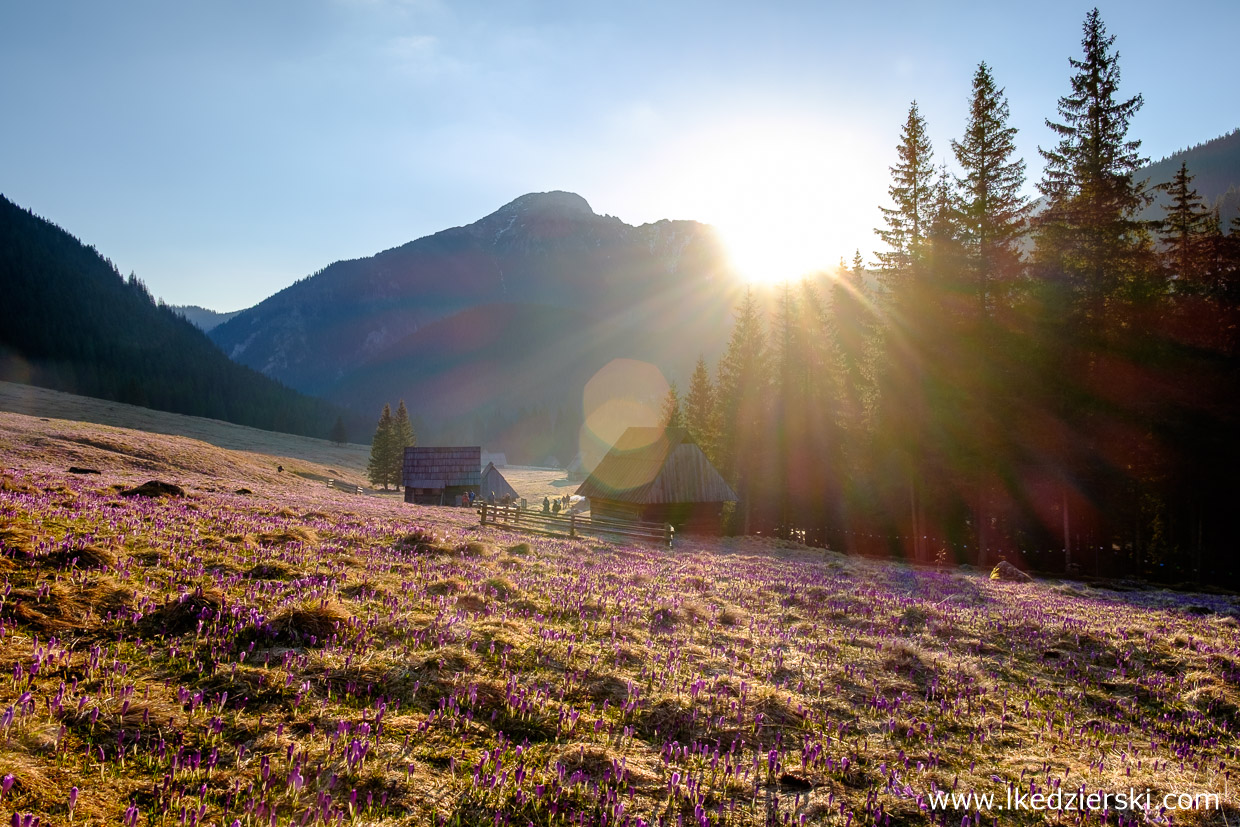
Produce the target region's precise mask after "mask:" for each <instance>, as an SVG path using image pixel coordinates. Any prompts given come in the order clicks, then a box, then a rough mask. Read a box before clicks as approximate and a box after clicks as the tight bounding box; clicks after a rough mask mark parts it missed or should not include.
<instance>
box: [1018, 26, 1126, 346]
mask: <svg viewBox="0 0 1240 827" xmlns="http://www.w3.org/2000/svg"><path fill="white" fill-rule="evenodd" d="M1083 30H1084V36H1083V37H1082V39H1081V45H1082V47H1083V48H1084V51H1085V54H1084V56H1083V58H1082V59H1080V60H1077V59H1075V58H1069V62H1070V63H1071V65H1072V68H1073V69H1075V70H1076V73H1075V74H1074V75H1073V76H1072V81H1071V83H1072V91H1071V93H1070V94H1068V95H1066V96H1064V97H1062V98H1060V99H1059V117H1060V119H1061V121H1062V122H1055V121H1051V120H1047V122H1046V124H1047V126H1049V127H1050V128H1051V129H1052V130H1053V131H1054V132H1055V134H1056V135H1058V136H1059V142H1058V144H1056V146H1055V147H1054V148H1052V149H1039V151H1040V152H1041V154H1042V157H1043V158H1045V159H1046V168H1045V172H1044V175H1043V179H1042V182H1041V183H1040V184H1038V189H1039V190H1041V192H1042V194H1043V196H1045V200H1046V209H1045V211H1044V212H1043V213H1042V215H1041V216H1040V219H1039V221H1038V228H1037V260H1038V264H1039V268H1040V270H1041V271H1042V273H1043V275H1044V276H1046V277H1049V278H1052V279H1056V280H1059V281H1061V282H1063V283H1064V284H1065V286H1066V287H1067V289H1068V291H1069V301H1070V309H1071V310H1072V311H1073V312H1075V313H1076V314H1077V315H1078V316H1080V317H1083V319H1084V320H1087V321H1092V322H1093V323H1095V324H1097V325H1101V324H1102V323H1103V322H1104V321H1105V320H1106V315H1107V313H1106V310H1107V304H1108V302H1109V301H1110V300H1113V299H1115V298H1117V297H1120V296H1121V295H1122V294H1123V292H1124V291H1125V290H1127V289H1129V288H1131V287H1133V286H1135V283H1136V282H1137V281H1139V280H1140V279H1141V277H1142V275H1143V273H1142V272H1141V271H1142V268H1143V265H1144V264H1145V261H1144V252H1145V242H1146V241H1147V239H1148V234H1147V233H1146V231H1145V225H1144V224H1143V223H1142V222H1141V221H1139V220H1138V219H1137V212H1138V210H1140V209H1141V208H1142V207H1144V206H1145V205H1146V204H1148V203H1149V197H1148V195H1147V194H1146V193H1145V190H1144V183H1143V182H1141V181H1137V180H1136V179H1135V178H1134V175H1135V173H1136V171H1137V169H1138V168H1139V167H1140V166H1141V165H1142V164H1144V163H1145V162H1146V160H1147V159H1146V158H1143V157H1142V156H1141V154H1140V152H1139V150H1140V147H1141V142H1140V141H1138V140H1132V139H1130V138H1129V137H1128V126H1129V123H1130V122H1131V120H1132V118H1133V116H1134V115H1136V113H1137V111H1138V110H1139V109H1140V108H1141V105H1142V103H1143V100H1142V98H1141V96H1140V95H1136V96H1135V97H1132V98H1128V99H1127V100H1120V99H1119V98H1118V95H1119V83H1120V70H1119V55H1118V54H1117V53H1115V52H1114V51H1113V49H1112V47H1113V46H1114V44H1115V36H1114V35H1111V36H1109V37H1108V36H1107V33H1106V27H1105V26H1104V25H1103V23H1102V18H1101V15H1100V14H1099V13H1098V10H1097V9H1096V8H1095V9H1094V10H1093V11H1091V12H1090V13H1089V14H1088V15H1087V16H1086V18H1085V23H1084V26H1083Z"/></svg>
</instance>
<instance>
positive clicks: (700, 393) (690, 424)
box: [684, 356, 719, 464]
mask: <svg viewBox="0 0 1240 827" xmlns="http://www.w3.org/2000/svg"><path fill="white" fill-rule="evenodd" d="M684 420H685V427H686V428H688V429H689V436H690V437H692V438H693V441H694V442H696V443H697V444H698V447H699V448H701V449H702V451H703V452H704V453H705V454H706V457H707V458H708V459H709V460H710V461H711V462H712V463H715V464H718V462H719V457H718V455H717V453H716V445H717V443H718V422H717V421H716V411H715V387H714V385H713V384H712V383H711V381H710V372H709V371H708V370H707V369H706V359H705V358H704V357H702V356H698V360H697V365H696V366H695V367H694V368H693V376H691V377H690V378H689V392H688V393H687V394H686V395H685V400H684Z"/></svg>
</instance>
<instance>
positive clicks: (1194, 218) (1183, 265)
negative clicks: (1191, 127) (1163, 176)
mask: <svg viewBox="0 0 1240 827" xmlns="http://www.w3.org/2000/svg"><path fill="white" fill-rule="evenodd" d="M1192 183H1193V176H1191V175H1189V174H1188V164H1186V163H1181V164H1180V168H1179V169H1178V170H1177V171H1176V173H1175V177H1174V178H1172V179H1171V180H1170V181H1169V182H1167V183H1166V184H1161V185H1159V189H1162V190H1165V191H1166V192H1167V194H1168V195H1170V196H1171V202H1170V203H1169V204H1165V205H1164V206H1163V211H1164V212H1165V213H1166V218H1164V219H1163V220H1162V223H1161V230H1162V233H1161V234H1162V237H1163V243H1164V244H1165V245H1166V247H1165V253H1164V256H1165V258H1166V261H1167V264H1168V267H1169V269H1170V270H1171V274H1172V277H1173V278H1174V279H1175V280H1176V292H1180V293H1195V292H1202V291H1205V290H1207V289H1208V285H1207V284H1206V283H1205V282H1206V277H1207V273H1206V270H1207V268H1208V266H1209V257H1208V255H1207V250H1206V247H1207V244H1208V242H1207V239H1208V238H1209V237H1210V236H1211V235H1213V234H1215V233H1217V231H1218V224H1217V222H1215V221H1214V214H1213V213H1212V212H1211V211H1210V210H1209V209H1207V208H1206V206H1205V205H1204V204H1203V203H1202V202H1201V196H1200V195H1198V194H1197V190H1196V189H1195V188H1194V187H1193V186H1192Z"/></svg>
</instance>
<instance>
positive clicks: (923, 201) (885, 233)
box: [875, 101, 934, 292]
mask: <svg viewBox="0 0 1240 827" xmlns="http://www.w3.org/2000/svg"><path fill="white" fill-rule="evenodd" d="M896 152H897V154H898V155H899V162H898V163H897V164H896V165H895V166H893V167H891V176H892V182H891V186H889V187H888V188H887V192H888V194H889V195H890V196H891V201H892V203H893V205H894V206H892V207H880V209H881V210H882V213H883V221H884V222H885V223H886V228H885V229H878V230H875V232H877V233H878V236H879V238H881V239H882V240H883V242H884V243H885V244H886V245H887V247H888V248H889V249H888V250H887V251H886V252H881V253H878V260H879V261H880V262H881V264H882V277H883V284H884V286H885V287H886V288H887V290H888V291H889V292H890V291H892V290H896V289H898V288H899V286H901V285H903V284H905V283H907V282H909V281H911V280H912V279H914V278H915V274H914V266H915V265H916V264H917V260H918V258H919V256H920V255H921V253H922V247H923V243H924V241H925V238H926V232H927V230H928V229H929V223H930V213H931V203H932V198H933V183H934V149H933V147H932V146H931V144H930V137H929V136H928V135H927V134H926V121H925V119H923V118H922V117H921V113H920V112H918V110H917V101H913V103H912V105H911V106H910V107H909V110H908V120H907V121H905V123H904V128H903V129H902V130H901V132H900V143H899V145H898V146H897V147H896Z"/></svg>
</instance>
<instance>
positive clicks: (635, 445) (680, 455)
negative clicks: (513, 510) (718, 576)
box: [577, 428, 736, 534]
mask: <svg viewBox="0 0 1240 827" xmlns="http://www.w3.org/2000/svg"><path fill="white" fill-rule="evenodd" d="M577 493H578V494H580V495H581V496H583V497H588V498H589V499H590V514H591V516H593V517H598V518H600V519H619V520H642V521H646V522H660V523H671V524H672V525H673V526H675V527H676V530H677V531H681V532H687V533H691V534H717V533H718V532H719V530H720V528H721V524H722V517H723V504H724V503H726V502H735V501H736V492H734V491H733V490H732V487H731V486H730V485H728V484H727V482H725V481H724V479H723V477H722V476H720V474H719V472H718V471H716V470H715V467H714V466H713V465H711V464H710V460H708V459H707V458H706V454H704V453H702V449H701V448H699V447H698V445H697V443H695V442H694V441H693V440H692V439H691V438H690V436H689V432H688V431H686V430H685V429H684V428H629V429H628V430H627V431H625V432H624V434H623V435H622V436H621V437H620V439H619V440H617V441H616V444H615V445H613V446H612V447H611V450H610V451H608V452H607V455H606V456H605V457H603V459H602V461H601V462H599V464H598V466H596V467H595V469H594V471H593V472H592V473H591V474H590V476H588V477H587V478H586V481H585V482H583V483H582V484H581V487H580V488H578V489H577Z"/></svg>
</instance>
